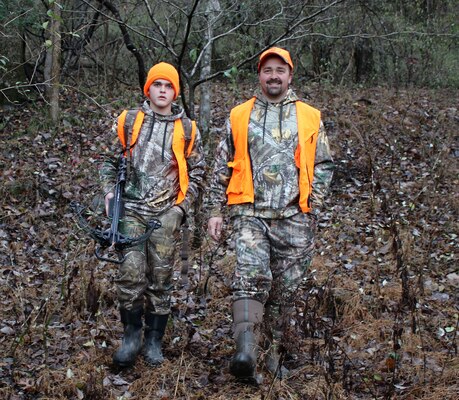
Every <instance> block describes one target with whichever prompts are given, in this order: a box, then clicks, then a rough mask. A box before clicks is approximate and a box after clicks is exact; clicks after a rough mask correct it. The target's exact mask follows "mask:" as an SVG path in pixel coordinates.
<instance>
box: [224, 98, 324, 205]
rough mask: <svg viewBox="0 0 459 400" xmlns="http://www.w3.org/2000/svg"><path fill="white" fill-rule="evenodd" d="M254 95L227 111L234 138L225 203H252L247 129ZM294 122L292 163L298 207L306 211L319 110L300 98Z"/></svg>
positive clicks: (308, 203) (312, 171) (308, 202)
mask: <svg viewBox="0 0 459 400" xmlns="http://www.w3.org/2000/svg"><path fill="white" fill-rule="evenodd" d="M254 104H255V97H253V98H252V99H250V100H248V101H246V102H245V103H243V104H240V105H239V106H237V107H235V108H233V109H232V110H231V113H230V123H231V132H232V134H233V141H234V148H235V152H234V159H233V161H230V162H229V163H228V167H230V168H232V169H233V173H232V175H231V179H230V181H229V184H228V188H227V190H226V194H227V195H228V204H229V205H231V204H241V203H253V202H254V199H255V195H254V189H253V178H252V168H251V163H250V155H249V150H248V130H249V120H250V113H251V112H252V109H253V105H254ZM296 115H297V124H298V146H297V148H296V150H295V155H294V159H295V165H296V166H297V168H298V169H299V181H298V185H299V189H300V201H299V204H300V208H301V211H303V212H304V213H307V212H309V211H310V210H311V207H310V195H311V192H312V181H313V179H314V159H315V153H316V144H317V136H318V133H319V127H320V111H319V110H316V109H315V108H313V107H311V106H309V105H308V104H306V103H303V102H301V101H297V102H296Z"/></svg>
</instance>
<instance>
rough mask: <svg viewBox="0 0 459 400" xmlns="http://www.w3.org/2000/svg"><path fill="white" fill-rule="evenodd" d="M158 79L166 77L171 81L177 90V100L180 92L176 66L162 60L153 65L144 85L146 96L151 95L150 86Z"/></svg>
mask: <svg viewBox="0 0 459 400" xmlns="http://www.w3.org/2000/svg"><path fill="white" fill-rule="evenodd" d="M157 79H165V80H166V81H169V82H170V83H171V85H172V87H173V88H174V92H175V97H174V100H175V99H176V98H177V97H178V95H179V93H180V81H179V74H178V72H177V70H176V69H175V67H174V66H173V65H171V64H168V63H165V62H160V63H159V64H156V65H154V66H153V67H151V68H150V71H148V76H147V81H146V82H145V85H144V87H143V93H144V94H145V96H147V97H148V96H149V91H150V86H151V84H152V83H153V82H154V81H156V80H157Z"/></svg>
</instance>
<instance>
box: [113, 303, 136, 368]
mask: <svg viewBox="0 0 459 400" xmlns="http://www.w3.org/2000/svg"><path fill="white" fill-rule="evenodd" d="M120 314H121V322H122V323H123V325H124V336H123V342H122V343H121V346H120V347H119V348H118V349H117V350H116V351H115V353H114V354H113V363H114V364H115V365H116V366H118V367H130V366H131V365H133V364H134V362H135V359H136V357H137V355H138V354H139V352H140V350H141V348H142V314H143V309H142V308H136V309H133V310H126V309H124V308H121V309H120Z"/></svg>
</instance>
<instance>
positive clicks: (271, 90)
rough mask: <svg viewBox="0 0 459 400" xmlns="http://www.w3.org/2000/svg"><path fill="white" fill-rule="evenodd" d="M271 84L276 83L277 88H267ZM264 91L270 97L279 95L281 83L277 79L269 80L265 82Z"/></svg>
mask: <svg viewBox="0 0 459 400" xmlns="http://www.w3.org/2000/svg"><path fill="white" fill-rule="evenodd" d="M272 83H276V84H277V85H279V86H277V87H271V86H269V85H270V84H272ZM266 91H267V93H268V94H270V95H277V94H280V93H281V92H282V81H280V80H279V79H270V80H269V81H267V82H266Z"/></svg>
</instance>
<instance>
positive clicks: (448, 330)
mask: <svg viewBox="0 0 459 400" xmlns="http://www.w3.org/2000/svg"><path fill="white" fill-rule="evenodd" d="M455 330H456V328H455V327H454V326H447V327H446V328H445V331H446V332H447V333H451V332H454V331H455Z"/></svg>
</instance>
